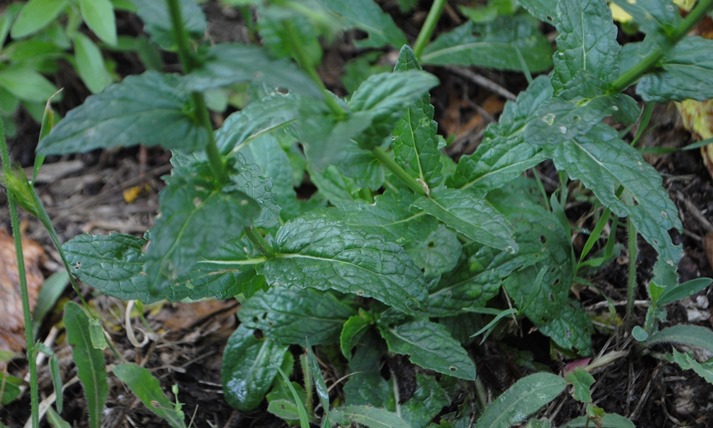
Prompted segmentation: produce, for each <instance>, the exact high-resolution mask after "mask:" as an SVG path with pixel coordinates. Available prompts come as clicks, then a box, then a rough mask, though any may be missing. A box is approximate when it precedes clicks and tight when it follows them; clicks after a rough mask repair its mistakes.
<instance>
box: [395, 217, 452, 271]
mask: <svg viewBox="0 0 713 428" xmlns="http://www.w3.org/2000/svg"><path fill="white" fill-rule="evenodd" d="M424 235H425V233H424ZM462 251H463V246H462V245H461V243H460V240H458V235H457V234H456V233H455V232H453V231H451V230H450V229H448V228H447V227H446V226H444V225H442V224H439V225H438V228H437V229H436V230H434V231H433V232H431V233H430V234H429V235H428V236H426V238H425V239H424V240H423V241H420V242H419V243H417V244H416V245H415V246H413V247H409V248H406V253H407V254H408V255H409V257H411V259H413V261H414V263H416V265H417V266H418V267H420V268H421V269H423V274H424V275H425V276H426V278H436V277H438V276H440V275H442V274H444V273H447V272H450V271H452V270H453V269H454V268H455V267H456V265H457V264H458V259H459V257H460V255H461V252H462Z"/></svg>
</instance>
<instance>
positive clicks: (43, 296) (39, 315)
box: [32, 270, 69, 335]
mask: <svg viewBox="0 0 713 428" xmlns="http://www.w3.org/2000/svg"><path fill="white" fill-rule="evenodd" d="M67 284H69V273H68V272H66V271H65V270H60V271H57V272H55V273H53V274H52V275H50V276H49V277H48V278H47V279H46V280H45V282H43V283H42V288H40V294H39V295H38V296H37V301H36V303H35V308H34V309H33V310H32V330H33V331H34V332H35V335H36V334H37V332H38V331H39V329H40V326H41V325H42V321H43V320H44V319H45V316H47V314H48V313H50V311H51V310H52V309H53V308H54V307H55V305H56V304H57V300H58V299H59V297H60V296H61V295H62V293H63V292H64V290H65V289H66V288H67Z"/></svg>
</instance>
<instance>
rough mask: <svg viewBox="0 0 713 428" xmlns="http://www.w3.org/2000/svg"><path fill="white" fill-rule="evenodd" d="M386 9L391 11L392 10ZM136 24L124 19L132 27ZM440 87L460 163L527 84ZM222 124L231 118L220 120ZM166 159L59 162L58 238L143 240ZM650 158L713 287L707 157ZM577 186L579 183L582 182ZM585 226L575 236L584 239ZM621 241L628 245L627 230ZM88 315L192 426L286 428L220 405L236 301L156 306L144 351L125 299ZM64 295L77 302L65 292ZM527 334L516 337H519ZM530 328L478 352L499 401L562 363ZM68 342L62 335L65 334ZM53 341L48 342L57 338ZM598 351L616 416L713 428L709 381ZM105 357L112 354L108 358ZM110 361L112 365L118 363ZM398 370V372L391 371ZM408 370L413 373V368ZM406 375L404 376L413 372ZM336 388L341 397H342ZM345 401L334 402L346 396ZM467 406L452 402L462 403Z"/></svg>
mask: <svg viewBox="0 0 713 428" xmlns="http://www.w3.org/2000/svg"><path fill="white" fill-rule="evenodd" d="M389 4H390V3H389ZM206 10H207V12H208V16H209V22H210V23H211V35H212V36H213V37H214V38H215V39H216V40H221V41H222V40H236V39H241V38H242V37H243V32H242V31H241V26H240V25H239V21H240V18H239V16H237V15H236V14H234V13H233V12H231V11H228V10H223V9H221V8H220V7H218V6H217V5H215V4H214V3H209V4H208V6H207V9H206ZM389 10H390V11H392V12H394V14H395V15H396V16H397V19H398V20H399V21H400V22H399V24H400V26H401V27H402V28H403V29H405V31H407V33H408V34H409V35H410V36H412V37H415V35H416V33H417V30H418V28H419V27H420V22H421V21H422V20H423V18H424V17H425V8H422V10H421V11H419V12H418V13H416V14H414V15H413V16H399V15H398V13H397V12H396V11H395V9H394V10H391V9H389ZM127 19H128V18H127ZM442 21H443V22H442V25H443V26H444V27H452V26H454V25H456V24H458V17H457V15H456V14H454V13H453V12H452V11H449V12H447V13H446V14H445V15H444V18H443V20H442ZM122 25H124V26H126V28H129V29H131V28H133V29H134V30H135V29H136V28H140V27H136V25H137V24H136V22H133V21H131V20H128V21H126V22H123V21H122ZM353 56H354V51H353V49H352V48H351V47H349V46H348V45H346V44H343V45H340V44H337V45H336V46H335V48H333V49H332V50H331V51H330V52H329V53H328V54H327V56H326V61H325V65H324V66H323V68H322V74H323V76H324V79H325V81H326V82H327V84H328V85H329V86H330V87H332V88H334V90H335V91H336V92H337V93H343V90H342V88H340V85H341V83H340V81H339V76H340V75H341V73H342V70H343V67H344V63H345V61H347V60H348V59H350V58H351V57H353ZM391 57H392V55H389V53H384V55H383V57H382V61H384V62H386V63H388V61H389V58H391ZM118 59H119V63H120V65H121V67H123V68H122V72H126V73H137V72H140V71H141V69H140V68H138V62H136V61H135V59H132V58H130V57H120V58H118ZM432 71H433V72H435V73H436V74H437V75H438V76H439V78H440V79H441V82H442V85H441V86H440V87H439V88H437V89H435V90H434V91H433V93H432V101H433V104H434V105H435V106H436V111H437V119H438V122H439V126H440V132H441V133H442V134H444V135H448V136H452V137H453V139H454V143H453V144H452V145H451V146H450V147H449V154H451V155H452V156H454V157H456V158H457V157H458V156H460V155H462V154H463V153H468V152H470V151H472V150H474V148H475V147H476V146H477V144H478V142H479V141H480V138H481V137H482V131H483V129H484V128H485V126H487V124H488V123H489V122H491V121H492V120H494V119H496V118H497V116H498V115H499V113H500V111H501V109H502V106H503V103H504V102H505V101H506V100H507V94H506V93H505V92H504V91H503V90H505V91H509V92H511V93H515V94H516V93H517V92H518V91H519V90H521V89H522V88H523V87H524V85H525V82H524V80H523V79H522V78H521V77H520V76H519V75H516V74H509V73H499V72H491V71H485V70H470V71H469V70H464V69H437V70H432ZM473 72H477V73H478V75H479V76H481V77H485V78H487V79H489V80H490V81H491V83H490V84H488V85H487V87H486V86H483V84H482V83H476V80H475V78H473V77H472V73H473ZM66 86H68V88H69V89H72V88H73V89H74V92H72V91H69V90H68V92H70V96H67V97H65V100H64V101H63V103H62V105H61V106H60V110H62V111H61V112H62V113H63V112H64V111H66V109H68V108H71V106H72V105H77V104H78V101H79V100H80V99H81V98H83V97H84V96H86V92H85V91H84V90H83V88H82V87H81V84H77V82H76V80H72V79H69V78H67V85H66ZM214 119H215V120H216V121H217V122H219V121H220V120H221V119H222V118H221V117H217V116H216V117H215V118H214ZM17 120H18V123H19V126H18V128H19V129H20V130H21V131H20V135H21V137H20V138H18V139H16V140H15V141H13V142H11V143H12V145H13V154H14V156H15V159H17V160H19V161H21V162H22V163H24V164H26V165H27V164H29V163H31V162H32V148H33V143H34V140H35V139H36V135H37V132H38V130H37V128H36V126H34V125H33V124H32V123H31V122H30V120H29V119H28V118H27V117H26V115H23V114H22V113H21V114H20V115H19V116H18V118H17ZM691 142H692V140H691V136H690V134H689V133H688V132H686V131H685V130H683V129H682V126H681V122H680V120H679V119H678V117H677V113H676V111H675V109H674V108H673V107H672V106H660V107H659V108H657V110H656V112H655V116H654V119H653V120H652V127H651V129H650V130H649V131H647V133H646V135H645V137H644V140H643V144H644V145H645V146H650V147H674V148H679V147H683V146H685V145H687V144H689V143H691ZM168 159H169V155H168V154H167V153H166V152H164V151H162V150H160V149H151V150H148V151H142V150H139V149H131V150H122V151H116V152H103V153H91V154H86V155H80V156H72V157H66V158H61V159H52V160H51V161H52V162H53V163H52V164H48V165H47V166H46V167H45V168H44V170H43V176H41V177H40V180H39V189H40V192H41V195H42V199H43V201H44V202H45V205H46V207H47V209H48V211H49V214H50V216H51V217H52V218H53V220H54V222H55V225H56V227H57V230H58V231H59V233H60V237H61V238H62V239H63V240H66V239H69V238H71V237H73V236H75V235H77V234H79V233H109V232H122V233H135V234H141V233H143V232H144V231H145V230H146V229H147V228H149V227H150V226H151V221H152V218H153V216H154V214H155V212H156V209H157V193H158V191H159V190H160V188H161V180H160V176H161V175H164V174H166V173H168V171H169V168H168ZM650 161H651V162H652V164H653V165H654V166H656V168H657V169H658V170H659V171H660V172H661V173H662V174H663V175H664V177H665V178H664V185H665V187H666V189H667V190H668V191H669V194H670V196H671V198H672V199H673V200H674V201H675V202H676V204H677V206H678V207H679V212H680V215H681V218H682V220H683V224H684V233H683V234H682V235H681V236H680V241H681V242H682V244H683V247H684V251H685V256H684V258H683V260H682V261H681V264H680V266H679V269H680V274H681V279H682V280H683V281H685V280H688V279H693V278H697V277H699V276H709V277H713V270H712V269H711V264H710V262H709V259H708V257H709V255H707V254H706V250H705V245H704V243H705V239H706V238H705V236H706V234H707V233H709V232H713V226H712V225H711V223H710V219H711V216H710V213H711V212H712V210H713V182H712V180H711V177H710V176H709V174H708V172H707V170H706V169H705V167H704V166H703V163H702V161H701V159H700V154H699V152H698V151H697V150H693V151H677V152H674V153H672V154H669V155H665V156H658V157H651V158H650ZM540 171H541V173H542V174H543V176H544V179H545V184H546V185H549V186H550V187H551V188H552V189H553V188H554V187H552V186H554V185H555V184H556V182H555V181H554V178H555V177H556V176H555V175H554V174H553V170H552V168H551V166H549V165H543V166H542V167H541V168H540ZM144 185H147V187H146V188H145V189H144V190H143V191H142V192H141V193H140V194H139V196H138V197H137V198H136V199H135V200H133V201H131V202H130V203H129V202H127V200H126V199H125V196H124V193H123V192H124V191H126V190H130V189H131V188H133V187H134V186H144ZM572 186H576V184H573V185H572ZM0 202H1V204H0V207H1V208H0V219H2V221H1V222H2V226H3V227H8V225H7V222H6V221H5V219H7V218H8V217H7V212H6V205H5V200H4V197H3V196H0ZM589 208H590V206H589V205H588V204H587V203H586V202H581V201H575V200H573V201H571V203H570V204H569V205H568V209H567V214H568V217H569V219H570V221H571V222H572V224H573V225H576V226H581V227H591V225H589V224H588V223H587V222H588V221H589V220H588V219H586V218H584V217H583V216H584V215H585V214H586V213H588V212H589ZM25 220H27V222H26V223H25V224H26V236H28V237H30V238H33V239H36V240H37V241H39V242H40V243H42V244H43V245H44V247H45V250H46V254H47V257H46V260H45V262H44V265H43V269H44V270H45V273H47V274H48V273H50V272H51V271H55V270H58V269H59V266H60V264H59V262H58V257H57V255H56V252H55V251H54V250H53V249H52V248H51V246H50V245H49V241H48V239H47V237H46V234H45V232H44V231H43V230H42V228H41V227H40V226H39V225H38V224H37V223H36V222H34V221H32V220H31V219H28V218H25ZM575 229H576V228H575ZM585 239H586V236H575V237H573V242H574V244H575V246H581V245H582V244H583V241H584V240H585ZM620 240H621V242H624V241H625V236H624V234H623V233H622V236H621V239H620ZM640 247H641V250H640V254H639V258H638V260H637V263H638V270H639V280H640V286H639V289H638V290H637V299H641V301H640V302H637V307H636V313H637V315H638V316H640V317H641V319H642V320H643V316H644V314H645V311H646V302H645V299H646V290H645V289H644V287H643V284H645V280H647V279H648V278H649V277H650V275H651V273H650V270H651V266H652V265H653V262H654V261H655V253H654V252H653V250H651V249H650V248H649V247H648V246H647V245H646V244H645V243H643V242H640ZM627 266H628V255H627V254H626V250H625V249H624V250H623V252H622V253H621V255H620V257H619V258H618V259H617V260H616V261H615V262H613V263H612V264H611V265H609V266H607V267H606V268H605V269H604V270H602V271H600V272H597V273H596V274H595V275H594V276H593V277H592V278H591V284H589V285H581V286H579V287H577V289H576V290H573V292H576V293H577V296H578V297H579V299H580V301H581V302H582V304H583V305H584V306H585V307H586V308H587V309H588V310H590V311H591V312H592V313H593V314H595V313H596V314H603V313H605V312H606V304H605V303H603V302H605V297H606V298H609V299H611V300H612V301H613V302H615V304H616V309H617V313H618V314H619V315H620V316H623V313H624V302H625V298H626V269H627ZM82 292H83V293H84V295H85V297H88V298H90V300H91V302H92V305H94V306H95V307H96V308H97V309H99V311H98V312H99V313H102V314H104V317H105V319H104V321H105V328H106V329H107V331H108V332H109V333H110V335H111V337H112V340H113V341H114V346H115V347H116V350H117V352H118V353H119V354H120V355H121V357H122V358H123V359H125V360H126V361H133V362H136V363H139V364H142V365H144V366H145V367H148V368H150V369H151V370H152V371H153V373H154V375H155V376H157V377H158V378H159V379H160V380H161V382H162V385H163V386H164V389H165V390H166V391H170V389H171V386H172V385H174V384H176V385H178V386H179V397H180V401H181V402H183V403H184V404H185V406H184V411H185V412H186V414H187V415H189V418H190V417H191V415H195V419H194V426H197V427H208V426H216V427H253V426H254V427H270V426H283V424H282V423H281V422H280V421H279V420H276V419H275V418H274V417H273V416H271V415H270V414H269V413H267V412H266V411H265V410H264V409H260V410H257V411H255V412H252V413H250V414H241V413H239V412H237V411H235V410H233V409H231V408H230V407H229V406H228V405H227V404H226V403H225V402H224V400H223V397H222V392H221V384H220V366H221V358H222V357H221V355H222V349H223V347H224V344H225V341H226V340H227V337H228V336H229V335H230V333H231V332H232V331H233V330H234V329H235V327H236V319H235V316H234V314H235V312H236V310H237V309H238V308H237V307H236V304H235V303H234V302H203V303H199V304H194V305H185V304H177V305H171V304H157V305H154V306H151V307H147V308H145V312H144V314H145V320H146V324H142V322H141V321H140V319H139V318H138V317H137V316H134V317H133V318H131V320H130V328H131V330H132V331H133V332H134V333H135V335H136V340H137V341H139V342H142V341H143V340H144V338H145V337H146V336H147V335H148V337H149V339H150V340H147V342H146V343H141V344H140V346H135V345H133V344H132V343H131V341H130V340H129V338H128V337H127V334H126V329H125V317H124V313H125V311H126V302H121V301H118V300H116V299H112V298H108V297H105V296H95V295H94V294H92V292H91V290H90V289H88V288H84V289H82ZM712 294H713V291H710V290H709V291H707V292H704V293H702V294H701V295H699V296H696V297H694V298H692V299H686V300H685V301H683V302H682V303H681V304H675V305H672V307H671V309H670V310H669V319H670V320H671V322H676V323H678V322H686V323H689V322H691V323H699V324H701V325H705V326H708V327H710V326H711V325H712V324H711V308H710V305H709V299H710V298H711V297H712ZM65 296H66V298H68V299H72V298H73V292H71V290H69V289H68V290H67V291H66V292H65ZM60 319H61V309H59V308H56V309H55V310H54V312H52V313H51V314H50V315H49V316H48V317H47V319H46V320H45V322H44V324H43V327H42V329H41V330H40V336H39V339H40V340H43V341H46V342H47V343H48V345H50V346H53V347H54V348H55V349H57V350H58V353H59V356H60V357H61V361H62V367H63V368H64V369H65V370H66V371H65V372H64V373H63V379H64V380H65V383H68V382H71V379H73V378H74V377H75V375H76V373H75V371H74V368H73V365H72V363H71V356H70V353H69V350H68V348H67V347H66V345H65V344H64V338H63V335H62V334H61V330H57V329H56V328H55V327H56V326H57V324H58V322H59V321H60ZM515 330H517V329H515ZM528 330H529V329H528V326H526V325H523V326H520V328H519V331H521V332H524V333H523V335H522V336H513V339H512V340H508V341H507V342H500V343H496V342H488V343H486V344H485V345H483V346H477V345H472V346H471V347H470V349H469V350H470V352H471V353H472V355H474V356H475V357H476V362H477V366H478V372H479V375H480V379H481V380H482V382H483V383H484V385H485V387H486V388H487V390H488V392H489V394H491V395H492V396H496V395H497V394H499V393H500V392H502V391H503V390H504V389H506V388H507V387H508V386H509V385H510V384H512V383H513V382H514V381H515V380H517V378H518V377H521V376H523V375H525V374H527V370H526V369H524V368H522V367H520V366H518V365H517V364H516V362H515V357H514V356H515V353H516V351H518V350H521V351H529V352H531V353H532V354H533V358H534V360H535V361H536V362H539V363H543V364H546V365H548V366H550V367H551V368H552V369H554V370H559V369H561V368H562V367H560V366H559V364H561V363H559V362H558V361H552V360H551V359H550V358H549V355H550V349H549V343H548V341H547V340H546V339H545V338H543V337H542V336H540V335H539V334H538V333H536V332H534V333H533V332H528ZM57 333H59V335H57ZM47 339H51V340H47ZM595 352H596V353H598V354H599V355H607V354H608V355H615V356H619V357H620V358H618V359H615V360H614V361H612V362H611V363H610V364H608V365H606V366H605V367H603V368H601V369H599V370H597V371H595V372H594V373H593V375H594V377H595V379H596V384H595V386H594V390H593V396H594V402H595V404H597V405H598V406H600V407H603V408H604V409H605V410H606V411H608V412H616V413H620V414H622V415H625V416H628V417H630V418H631V419H632V420H634V421H635V422H636V423H637V426H640V427H664V426H700V427H705V426H713V416H712V415H713V386H711V385H710V384H708V383H705V382H704V381H703V380H701V379H700V378H698V377H697V376H696V375H694V374H692V373H691V372H683V371H681V370H679V369H678V368H677V367H675V366H673V365H670V364H663V363H661V362H660V360H658V359H656V358H654V355H652V354H644V353H642V351H641V350H640V349H639V348H637V347H635V346H634V345H632V343H631V340H630V339H629V338H627V337H625V336H624V335H623V332H622V331H621V330H617V329H616V328H611V327H607V325H606V324H601V325H600V326H598V332H597V335H596V337H595ZM107 355H109V354H108V353H107ZM110 361H112V360H110ZM396 361H397V363H398V364H401V365H408V362H407V361H406V360H405V359H397V360H396ZM390 364H394V362H393V361H392V362H390ZM25 370H26V367H25V365H24V363H23V362H22V361H21V360H20V359H18V360H15V361H14V362H13V363H12V364H10V366H9V367H8V371H9V372H10V373H14V374H16V375H18V376H21V377H22V376H24V372H25ZM40 371H41V373H43V375H42V377H41V382H40V386H41V391H42V395H43V396H47V395H49V394H51V392H52V387H51V382H50V379H49V376H48V371H47V370H46V366H45V367H41V369H40ZM403 371H404V372H405V373H407V372H409V368H408V367H404V370H403ZM404 376H405V377H408V375H407V374H406V375H404ZM109 379H110V394H109V399H108V401H107V410H106V412H105V421H106V422H105V426H107V427H153V426H157V427H158V426H165V424H164V423H163V422H162V421H160V420H158V419H157V418H156V417H155V416H153V414H152V413H150V412H149V411H148V410H147V409H146V408H144V406H143V405H142V404H141V403H140V402H139V401H138V400H137V399H136V398H134V396H133V395H132V394H131V393H130V392H129V391H128V390H127V389H126V388H125V387H124V386H123V385H122V384H121V383H120V382H119V381H118V380H116V379H115V378H113V377H111V376H110V378H109ZM335 391H338V390H335ZM337 393H338V392H337ZM465 399H467V398H462V399H459V398H456V400H455V401H454V408H455V405H457V404H459V401H458V400H465ZM84 406H85V403H84V401H83V398H82V391H81V387H80V385H79V384H78V383H74V384H71V385H69V386H68V387H67V389H66V390H65V410H64V413H63V417H64V418H65V419H66V420H68V421H70V422H71V423H72V424H73V426H85V424H86V420H85V418H86V411H85V408H84ZM582 414H583V409H582V408H581V406H580V405H579V404H578V403H576V402H575V401H574V400H573V399H572V398H571V397H570V396H569V395H568V394H563V395H562V396H561V397H560V398H559V399H557V400H555V401H554V402H553V403H551V405H550V406H549V407H548V408H547V409H546V410H545V411H543V413H542V416H545V417H550V418H553V419H554V421H555V423H557V424H559V423H562V422H565V421H567V420H570V419H572V418H574V417H576V416H579V415H582ZM28 417H29V400H28V399H27V398H23V399H21V400H18V401H16V402H14V403H12V404H10V405H8V406H6V407H5V408H3V409H0V420H2V421H4V422H5V423H6V424H8V425H9V426H13V427H14V426H22V425H23V424H24V423H25V421H26V420H27V418H28Z"/></svg>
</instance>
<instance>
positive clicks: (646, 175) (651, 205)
mask: <svg viewBox="0 0 713 428" xmlns="http://www.w3.org/2000/svg"><path fill="white" fill-rule="evenodd" d="M547 151H548V152H549V153H550V155H551V156H552V159H553V160H554V163H555V166H556V167H557V169H559V170H562V171H567V173H568V174H569V176H570V177H572V178H573V179H576V180H580V181H582V183H583V184H584V185H585V186H587V188H589V189H591V190H592V192H594V194H595V195H596V196H597V198H599V200H600V201H601V202H602V203H603V204H604V205H605V206H607V207H608V208H609V209H611V210H612V212H614V213H615V214H616V215H618V216H620V217H629V218H630V219H631V221H632V222H633V223H634V225H635V226H636V230H637V231H638V232H639V233H640V234H641V235H642V236H643V237H644V239H646V241H647V242H649V243H650V244H651V245H652V246H653V247H654V249H656V251H657V252H658V254H659V260H660V262H661V263H660V264H659V268H662V267H663V266H667V267H668V268H667V270H669V271H674V272H675V269H676V266H677V265H678V261H679V259H680V258H681V247H680V245H674V244H673V242H672V241H671V237H670V235H669V231H671V230H674V229H675V230H680V229H681V221H680V220H679V218H678V210H677V209H676V206H675V205H674V203H673V202H672V201H671V199H670V198H669V197H668V194H667V193H666V191H665V190H664V189H663V187H662V186H661V176H660V175H659V174H658V173H657V172H656V170H655V169H654V168H653V167H652V166H651V165H649V164H648V163H647V162H646V161H645V160H644V159H643V158H642V156H641V154H640V153H639V152H638V151H636V150H635V149H633V148H632V147H630V146H629V145H628V144H626V143H625V142H623V141H621V140H619V138H618V137H617V134H616V131H615V130H614V129H612V128H610V127H609V126H606V125H603V124H599V125H597V126H595V127H594V128H592V130H591V131H590V132H589V133H588V134H587V135H582V136H580V137H579V138H577V139H572V140H569V141H563V142H562V143H561V144H556V145H551V146H547ZM619 187H622V188H623V189H624V192H625V193H624V194H623V198H619V197H617V194H616V192H617V189H619ZM627 201H628V202H627ZM659 272H660V271H659ZM656 282H657V284H659V285H661V286H667V285H670V283H672V282H674V283H675V282H676V280H675V275H673V274H671V275H669V276H668V278H666V279H664V278H657V281H656Z"/></svg>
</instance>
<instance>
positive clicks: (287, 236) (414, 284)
mask: <svg viewBox="0 0 713 428" xmlns="http://www.w3.org/2000/svg"><path fill="white" fill-rule="evenodd" d="M275 247H276V249H277V251H278V253H279V254H278V255H277V256H276V257H275V258H273V259H269V260H267V261H266V262H265V263H264V264H261V265H258V269H259V272H260V273H262V274H263V275H264V276H265V277H266V278H267V281H268V283H270V284H271V285H272V286H287V287H301V288H315V289H318V290H328V289H331V290H335V291H338V292H340V293H348V294H356V295H358V296H365V297H372V298H374V299H377V300H380V301H381V302H383V303H385V304H387V305H389V306H392V307H393V308H395V309H397V310H399V311H401V312H405V313H410V314H412V313H415V312H416V311H417V310H418V309H419V308H420V307H421V305H422V304H423V301H424V300H425V298H426V287H425V280H424V278H423V275H422V273H421V271H420V270H419V269H418V267H417V266H416V264H414V262H413V261H412V260H411V259H410V258H409V257H408V256H407V255H406V253H405V251H404V250H403V248H401V247H400V246H398V245H396V244H393V243H390V242H387V241H385V240H384V238H383V237H382V236H380V235H376V234H370V233H368V232H365V231H363V230H360V229H356V228H350V227H347V226H345V225H344V224H342V223H339V222H335V221H330V220H326V219H303V218H298V219H295V220H292V221H290V222H288V223H286V224H285V225H284V226H283V227H282V228H281V229H280V231H279V232H278V234H277V237H276V238H275Z"/></svg>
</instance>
